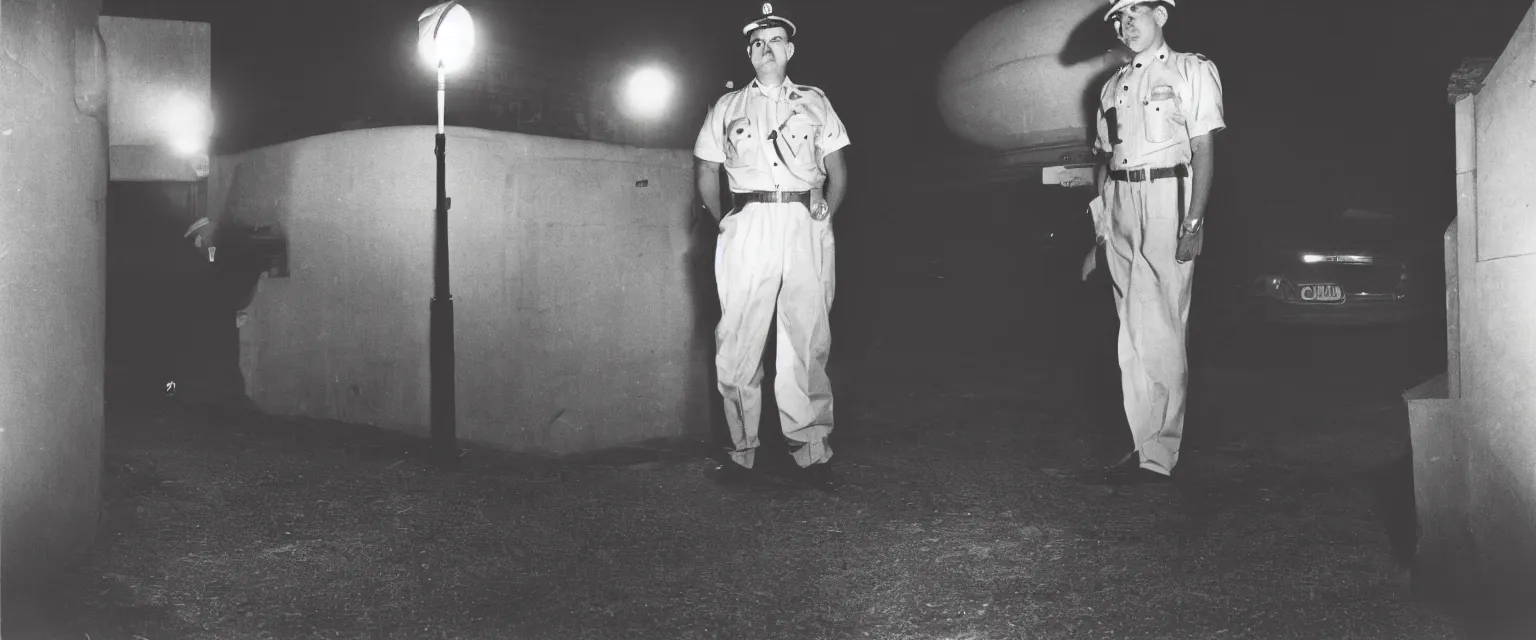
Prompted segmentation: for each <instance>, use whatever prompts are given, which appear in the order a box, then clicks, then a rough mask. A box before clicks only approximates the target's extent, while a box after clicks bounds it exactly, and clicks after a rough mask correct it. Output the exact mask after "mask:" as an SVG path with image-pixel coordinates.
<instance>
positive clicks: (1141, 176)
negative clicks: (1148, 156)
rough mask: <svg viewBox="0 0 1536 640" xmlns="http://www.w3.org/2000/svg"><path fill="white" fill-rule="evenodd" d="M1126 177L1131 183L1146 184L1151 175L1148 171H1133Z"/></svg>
mask: <svg viewBox="0 0 1536 640" xmlns="http://www.w3.org/2000/svg"><path fill="white" fill-rule="evenodd" d="M1125 177H1126V178H1129V179H1130V181H1131V182H1146V181H1147V179H1148V178H1150V177H1151V174H1150V173H1149V172H1148V170H1147V169H1131V170H1130V171H1129V172H1127V174H1126V176H1125Z"/></svg>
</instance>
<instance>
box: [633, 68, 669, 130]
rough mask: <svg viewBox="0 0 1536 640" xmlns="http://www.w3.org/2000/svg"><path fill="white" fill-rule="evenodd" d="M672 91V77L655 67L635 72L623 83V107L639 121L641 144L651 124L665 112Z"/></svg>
mask: <svg viewBox="0 0 1536 640" xmlns="http://www.w3.org/2000/svg"><path fill="white" fill-rule="evenodd" d="M672 90H673V83H672V77H671V76H669V75H668V74H667V72H666V71H665V70H663V69H662V68H661V67H657V66H648V67H641V68H639V69H637V70H635V71H634V72H633V73H631V74H630V76H629V80H628V81H627V82H625V83H624V107H625V110H626V111H628V112H629V114H630V115H631V116H632V117H634V118H636V119H638V120H639V121H640V127H641V132H642V133H641V144H646V143H647V141H646V138H648V137H649V136H648V135H647V134H649V133H650V128H651V122H652V121H653V120H655V119H656V118H657V117H658V116H660V115H661V114H662V112H664V111H665V110H666V108H667V103H668V102H669V101H670V100H671V99H672Z"/></svg>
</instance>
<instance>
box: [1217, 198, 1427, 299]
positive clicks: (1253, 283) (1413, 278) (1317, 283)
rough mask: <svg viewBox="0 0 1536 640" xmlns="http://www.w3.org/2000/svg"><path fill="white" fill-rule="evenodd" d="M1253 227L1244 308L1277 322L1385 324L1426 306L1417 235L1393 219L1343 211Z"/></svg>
mask: <svg viewBox="0 0 1536 640" xmlns="http://www.w3.org/2000/svg"><path fill="white" fill-rule="evenodd" d="M1271 218H1272V220H1273V221H1272V222H1270V223H1268V224H1265V225H1263V226H1262V228H1261V229H1259V231H1260V233H1259V239H1258V240H1257V245H1258V251H1257V252H1256V254H1255V258H1256V260H1255V261H1253V262H1250V268H1251V271H1250V273H1252V276H1253V277H1252V279H1251V280H1250V281H1249V282H1248V283H1247V285H1246V286H1247V288H1248V292H1247V294H1248V295H1247V298H1248V301H1249V307H1250V310H1252V311H1254V312H1256V313H1257V315H1258V316H1259V318H1260V319H1262V320H1264V321H1266V322H1270V323H1278V324H1330V325H1331V324H1391V323H1399V322H1404V321H1407V320H1411V319H1413V318H1415V317H1417V316H1418V315H1419V314H1420V313H1422V312H1423V310H1424V309H1425V302H1426V300H1425V298H1427V297H1428V296H1426V295H1425V291H1424V287H1423V286H1422V285H1423V283H1422V282H1420V281H1421V280H1427V278H1422V277H1421V276H1420V274H1419V273H1417V272H1418V271H1420V269H1419V268H1416V267H1415V265H1416V264H1419V265H1422V264H1424V262H1422V261H1420V260H1418V257H1419V256H1418V254H1419V253H1422V252H1421V251H1419V250H1416V247H1418V246H1419V245H1421V244H1422V240H1423V239H1422V238H1419V237H1418V236H1420V235H1423V234H1422V233H1418V231H1419V230H1418V229H1416V228H1415V226H1414V225H1413V224H1411V223H1408V222H1406V221H1404V220H1402V219H1399V218H1398V217H1397V216H1394V215H1392V214H1390V213H1385V212H1382V211H1377V210H1369V209H1355V208H1348V209H1344V210H1342V211H1338V212H1336V213H1331V214H1325V215H1321V216H1305V215H1294V216H1292V215H1283V214H1282V215H1275V216H1272V217H1271Z"/></svg>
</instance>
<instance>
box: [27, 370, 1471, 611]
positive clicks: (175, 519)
mask: <svg viewBox="0 0 1536 640" xmlns="http://www.w3.org/2000/svg"><path fill="white" fill-rule="evenodd" d="M899 363H904V365H905V366H898V364H899ZM863 364H864V365H865V367H864V368H863V369H860V370H858V371H852V370H849V371H840V372H836V375H837V377H838V378H839V380H838V383H837V384H838V392H839V396H838V411H839V414H838V415H839V420H840V422H839V431H838V435H837V440H835V441H834V446H835V447H836V450H837V461H838V466H839V471H840V473H841V475H842V477H843V479H844V480H845V481H847V482H848V483H849V484H848V485H847V486H845V487H844V488H843V490H842V491H840V492H839V493H838V494H836V495H827V494H823V493H820V492H816V491H813V490H809V489H801V488H798V487H797V486H795V485H792V484H790V483H788V482H786V481H783V480H782V479H777V478H772V477H770V479H769V480H766V481H764V482H763V483H761V484H760V485H759V486H754V487H745V488H732V487H723V486H719V485H717V484H715V483H713V482H712V481H711V480H710V479H709V477H708V476H707V474H706V469H707V468H708V467H709V466H710V464H711V462H710V456H711V455H712V450H711V449H710V448H709V447H707V446H705V445H704V443H700V442H690V441H667V442H654V443H647V444H645V445H641V446H635V447H628V448H624V449H620V450H614V451H608V452H600V453H597V454H591V455H585V456H581V457H577V458H570V459H563V460H550V459H536V458H530V457H526V456H518V455H512V454H507V453H502V452H497V451H492V450H486V449H478V448H475V449H471V450H470V452H469V453H468V454H466V455H465V457H464V458H463V464H462V467H461V468H460V469H459V470H456V471H442V470H434V469H433V468H431V467H429V466H427V465H425V464H424V463H423V461H422V455H421V454H422V452H423V443H422V442H419V441H415V440H411V439H409V438H405V437H402V436H398V435H394V434H388V433H384V432H380V431H377V430H373V429H370V428H366V427H356V426H346V425H337V424H329V423H321V422H316V421H310V420H293V419H281V418H274V417H265V416H233V417H231V416H224V417H215V416H208V415H201V414H194V413H191V412H187V411H168V412H161V413H145V414H139V415H120V416H112V417H111V420H110V424H109V443H108V479H107V483H108V486H107V493H108V495H107V513H106V517H105V521H104V525H103V527H104V529H103V532H102V534H101V538H100V540H101V544H100V545H99V546H98V549H97V550H96V551H95V553H94V554H93V555H92V557H91V558H90V559H89V562H88V564H87V566H86V567H85V568H84V569H83V570H82V571H80V572H79V574H78V575H76V576H75V577H74V578H73V579H72V580H71V582H69V583H68V584H67V585H65V586H64V587H62V589H63V590H62V591H61V592H59V593H57V594H53V595H52V596H51V600H52V605H51V606H50V607H48V608H47V612H48V613H49V614H51V616H52V622H51V623H50V624H52V628H51V630H50V631H49V632H46V633H45V632H39V634H38V635H36V636H35V637H46V638H83V637H87V636H88V637H89V638H91V639H92V640H101V639H103V638H123V639H125V640H134V639H140V638H142V639H144V640H161V639H162V638H191V639H203V638H209V639H212V638H221V639H222V638H278V639H301V638H411V639H426V638H551V639H554V638H560V639H571V638H641V637H643V638H893V639H894V638H903V639H904V638H912V639H918V638H921V639H925V640H927V639H939V638H942V639H972V640H981V639H990V638H1178V639H1186V638H1455V637H1460V636H1459V635H1458V633H1457V631H1458V628H1457V625H1456V624H1455V621H1454V620H1453V619H1452V618H1450V617H1448V616H1446V615H1444V614H1442V613H1440V612H1438V611H1437V610H1435V609H1433V608H1431V607H1429V606H1427V605H1424V604H1420V603H1417V602H1415V601H1414V599H1413V597H1412V595H1411V593H1410V589H1409V581H1408V571H1407V569H1406V563H1405V558H1406V557H1407V554H1408V553H1409V551H1410V550H1411V548H1412V540H1411V536H1412V528H1413V525H1412V523H1413V516H1412V513H1411V506H1412V486H1411V477H1410V475H1409V469H1408V468H1407V467H1406V466H1405V465H1407V460H1408V441H1407V423H1406V416H1405V412H1404V410H1403V409H1402V407H1401V404H1400V402H1399V401H1398V400H1397V399H1396V397H1395V391H1392V390H1391V389H1389V388H1387V387H1390V386H1392V385H1390V384H1389V385H1385V386H1383V385H1381V384H1377V385H1374V386H1373V385H1368V384H1354V385H1350V384H1346V383H1344V382H1340V380H1343V379H1345V378H1349V377H1350V374H1349V373H1348V372H1344V373H1340V374H1338V375H1336V376H1335V377H1336V378H1339V380H1334V381H1333V382H1331V383H1327V384H1319V383H1317V377H1316V376H1313V375H1294V376H1289V377H1277V376H1275V375H1270V374H1264V375H1260V374H1251V375H1240V374H1241V373H1242V372H1240V371H1236V370H1227V371H1222V370H1220V369H1219V368H1212V369H1211V370H1210V371H1211V372H1210V373H1208V374H1207V375H1206V376H1205V377H1204V378H1202V380H1201V381H1200V382H1199V383H1198V384H1199V387H1198V389H1199V396H1198V397H1199V398H1201V399H1200V400H1197V401H1195V406H1192V407H1191V418H1190V421H1191V427H1190V436H1189V438H1190V439H1189V441H1188V443H1187V445H1186V448H1185V452H1184V456H1183V461H1182V463H1181V465H1180V467H1179V475H1180V478H1179V481H1178V482H1176V483H1174V484H1172V485H1166V486H1142V487H1123V488H1116V487H1109V486H1104V485H1102V484H1097V483H1094V482H1091V481H1089V478H1088V477H1087V476H1086V475H1085V474H1084V473H1083V471H1084V470H1085V469H1089V468H1093V466H1094V465H1095V464H1096V463H1098V462H1099V461H1100V458H1099V457H1096V456H1098V455H1099V454H1101V453H1102V448H1101V447H1099V446H1098V445H1099V443H1100V442H1102V440H1103V439H1102V437H1101V435H1102V432H1103V429H1098V428H1096V427H1095V426H1094V424H1093V420H1092V418H1091V414H1090V413H1088V412H1086V411H1084V410H1083V406H1084V405H1085V404H1091V402H1089V403H1085V402H1084V401H1083V398H1082V396H1081V394H1078V393H1075V392H1074V390H1075V389H1080V388H1081V387H1079V386H1077V384H1076V382H1075V379H1073V378H1072V377H1071V376H1065V375H1060V372H1059V371H1058V372H1055V373H1050V374H1047V373H1027V372H1021V371H1018V370H1011V371H1010V370H1007V369H1006V367H1001V366H997V364H996V363H995V362H993V363H991V364H989V363H988V362H987V360H986V359H984V358H982V359H976V358H973V359H971V360H966V359H964V358H960V357H958V356H957V357H953V358H948V359H941V358H929V359H928V360H927V361H922V362H918V361H915V359H914V358H913V357H911V356H903V357H897V356H896V355H895V354H888V357H887V358H886V360H884V361H881V360H879V358H876V357H870V358H866V361H865V362H864V363H863ZM876 372H878V373H876ZM1282 378H1283V379H1282ZM1309 380H1310V381H1311V382H1308V381H1309ZM1278 398H1283V399H1284V401H1283V402H1277V399H1278ZM1098 402H1099V403H1100V404H1102V403H1103V402H1104V401H1103V400H1099V401H1098ZM764 413H765V415H768V416H772V415H774V414H773V413H772V412H771V411H765V412H764ZM770 424H771V422H770ZM768 446H771V440H770V444H768V445H765V447H768ZM764 458H766V460H767V461H768V462H765V464H769V463H771V462H773V461H777V462H779V463H783V462H784V461H785V460H786V459H787V456H785V454H783V453H779V454H777V455H776V456H775V455H766V454H765V456H764ZM6 615H7V621H8V624H11V623H12V621H13V620H14V619H15V616H14V615H13V612H12V611H10V610H8V611H7V612H6ZM40 624H42V623H40ZM5 637H6V638H7V639H8V640H9V639H11V638H13V637H15V638H26V637H33V636H29V635H27V634H26V632H24V631H23V630H21V629H20V628H19V627H13V629H9V630H7V633H6V636H5Z"/></svg>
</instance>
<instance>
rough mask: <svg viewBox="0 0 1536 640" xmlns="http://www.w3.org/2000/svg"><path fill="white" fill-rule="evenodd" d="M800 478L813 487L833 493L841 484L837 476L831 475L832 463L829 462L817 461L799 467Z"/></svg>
mask: <svg viewBox="0 0 1536 640" xmlns="http://www.w3.org/2000/svg"><path fill="white" fill-rule="evenodd" d="M800 480H801V481H802V482H804V483H805V484H807V485H809V486H810V487H811V488H813V489H816V490H818V491H825V492H827V493H834V492H836V491H837V488H838V487H840V486H842V485H841V484H840V483H839V482H838V481H837V478H835V477H833V475H832V464H831V463H829V462H818V463H816V464H813V465H811V466H809V467H803V468H801V469H800Z"/></svg>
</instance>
